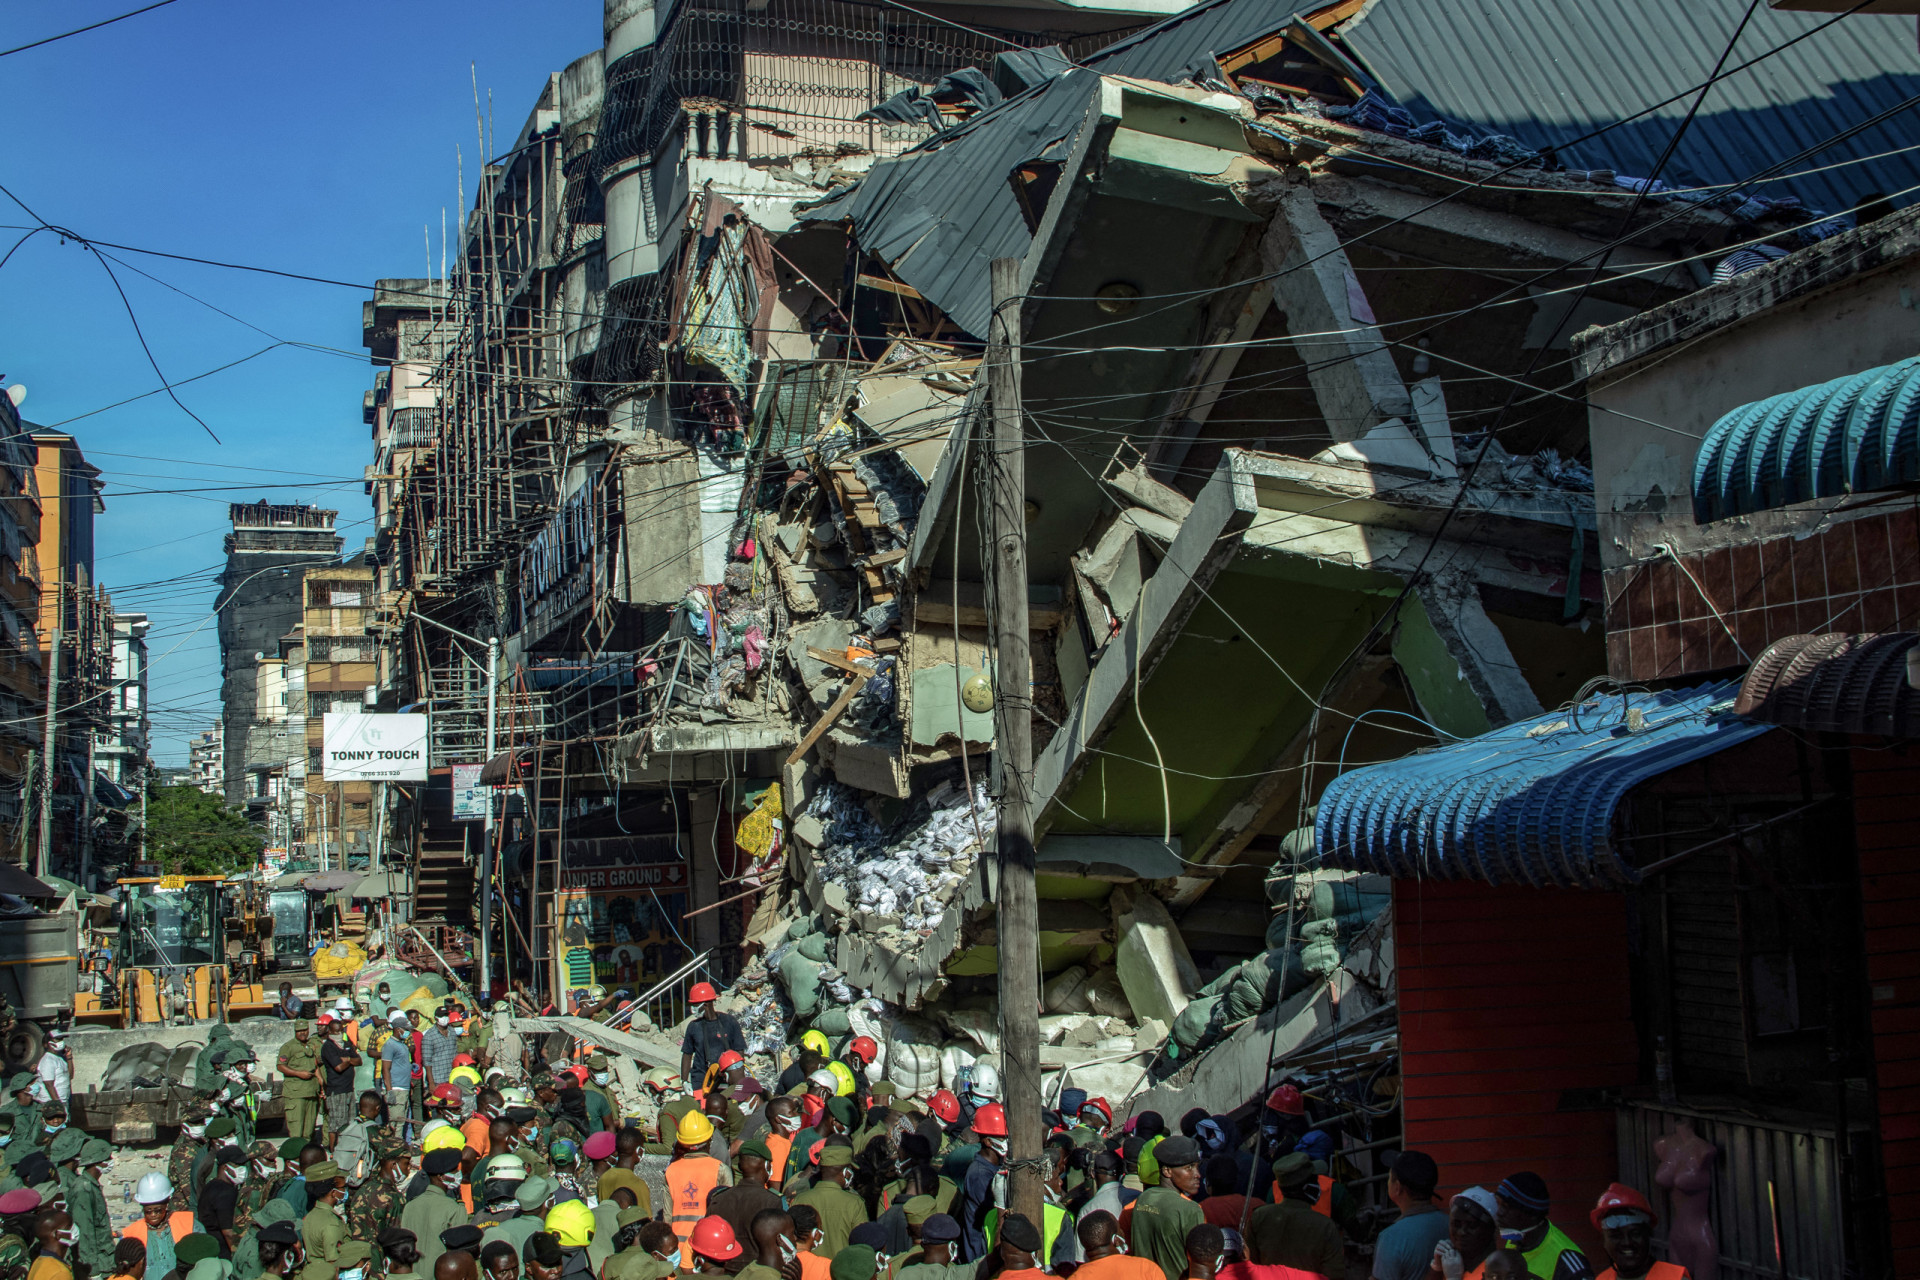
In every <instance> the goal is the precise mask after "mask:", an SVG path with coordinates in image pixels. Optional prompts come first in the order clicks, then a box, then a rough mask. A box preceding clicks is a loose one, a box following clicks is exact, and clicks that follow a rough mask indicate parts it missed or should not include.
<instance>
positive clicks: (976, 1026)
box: [947, 1009, 1000, 1054]
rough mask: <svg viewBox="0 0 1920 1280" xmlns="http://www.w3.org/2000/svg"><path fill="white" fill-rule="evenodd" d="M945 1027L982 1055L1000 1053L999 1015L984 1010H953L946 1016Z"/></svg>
mask: <svg viewBox="0 0 1920 1280" xmlns="http://www.w3.org/2000/svg"><path fill="white" fill-rule="evenodd" d="M947 1027H948V1028H949V1029H950V1030H951V1031H953V1032H954V1034H956V1035H962V1036H965V1037H967V1039H969V1040H971V1041H973V1043H974V1044H975V1045H977V1046H979V1049H980V1052H982V1053H989V1054H992V1053H999V1052H1000V1015H999V1014H997V1013H989V1012H987V1011H986V1010H984V1009H955V1010H953V1011H952V1012H951V1013H949V1014H947Z"/></svg>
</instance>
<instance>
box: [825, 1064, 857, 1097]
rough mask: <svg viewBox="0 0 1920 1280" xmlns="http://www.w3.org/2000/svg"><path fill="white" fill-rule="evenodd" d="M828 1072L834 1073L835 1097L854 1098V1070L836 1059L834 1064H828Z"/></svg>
mask: <svg viewBox="0 0 1920 1280" xmlns="http://www.w3.org/2000/svg"><path fill="white" fill-rule="evenodd" d="M827 1070H828V1071H831V1072H832V1073H833V1078H834V1081H835V1084H834V1086H833V1096H834V1097H836V1098H850V1097H852V1096H853V1068H852V1067H849V1066H848V1065H847V1064H846V1063H844V1062H842V1061H840V1060H839V1059H838V1058H835V1059H834V1060H833V1061H832V1062H829V1063H828V1064H827Z"/></svg>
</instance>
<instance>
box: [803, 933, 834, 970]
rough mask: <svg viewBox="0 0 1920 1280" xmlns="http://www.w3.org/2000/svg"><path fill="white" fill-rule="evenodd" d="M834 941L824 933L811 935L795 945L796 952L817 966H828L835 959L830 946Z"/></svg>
mask: <svg viewBox="0 0 1920 1280" xmlns="http://www.w3.org/2000/svg"><path fill="white" fill-rule="evenodd" d="M831 942H832V939H830V938H828V937H827V935H826V934H824V933H810V934H808V935H807V936H806V937H804V938H802V939H800V941H798V942H796V943H794V950H796V951H798V952H799V953H800V954H801V955H803V956H805V957H806V958H807V959H809V960H811V961H813V962H814V963H816V964H826V963H827V962H828V961H830V960H831V959H832V958H833V954H832V952H831V951H830V950H829V946H830V944H831Z"/></svg>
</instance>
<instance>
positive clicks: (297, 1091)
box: [280, 1040, 321, 1098]
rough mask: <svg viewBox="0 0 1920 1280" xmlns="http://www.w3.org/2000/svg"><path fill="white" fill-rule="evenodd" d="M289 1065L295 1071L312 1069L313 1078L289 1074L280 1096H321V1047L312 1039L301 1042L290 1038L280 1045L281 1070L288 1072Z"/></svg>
mask: <svg viewBox="0 0 1920 1280" xmlns="http://www.w3.org/2000/svg"><path fill="white" fill-rule="evenodd" d="M288 1067H292V1068H293V1069H294V1070H295V1071H311V1072H313V1078H312V1079H311V1080H302V1079H300V1078H298V1077H297V1076H287V1078H286V1079H285V1080H283V1081H282V1082H281V1084H280V1096H281V1097H283V1098H317V1097H319V1096H320V1088H321V1085H320V1049H319V1046H317V1045H316V1044H314V1042H313V1041H312V1040H308V1041H307V1042H306V1043H305V1044H301V1043H300V1042H299V1041H298V1040H289V1041H287V1042H286V1043H285V1044H283V1045H281V1046H280V1071H281V1074H282V1075H285V1074H286V1070H287V1068H288Z"/></svg>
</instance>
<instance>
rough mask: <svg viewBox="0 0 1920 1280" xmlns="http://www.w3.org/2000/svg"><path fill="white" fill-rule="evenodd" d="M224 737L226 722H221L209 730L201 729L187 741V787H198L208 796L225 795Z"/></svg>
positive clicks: (225, 754) (225, 761)
mask: <svg viewBox="0 0 1920 1280" xmlns="http://www.w3.org/2000/svg"><path fill="white" fill-rule="evenodd" d="M226 736H227V726H226V722H225V721H221V722H220V723H218V724H216V725H214V726H213V728H211V729H202V730H201V731H200V732H199V733H197V734H195V735H194V736H193V737H192V738H191V739H189V740H188V742H187V776H186V782H187V785H189V786H195V787H198V788H200V790H202V791H204V792H206V793H207V794H208V795H210V796H224V795H225V794H226V791H227V750H226V741H225V740H226Z"/></svg>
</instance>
